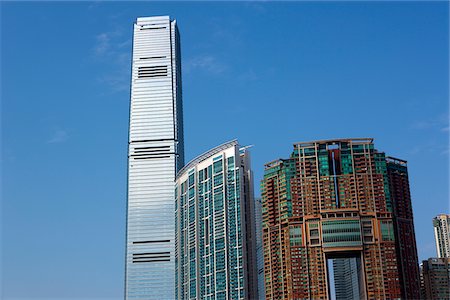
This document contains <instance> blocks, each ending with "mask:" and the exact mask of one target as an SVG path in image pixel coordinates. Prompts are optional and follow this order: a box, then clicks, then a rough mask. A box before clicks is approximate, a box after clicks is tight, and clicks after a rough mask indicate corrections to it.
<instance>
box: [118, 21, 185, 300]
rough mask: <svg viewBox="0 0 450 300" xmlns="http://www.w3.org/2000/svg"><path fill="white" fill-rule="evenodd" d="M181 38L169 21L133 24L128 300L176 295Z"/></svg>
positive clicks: (174, 24)
mask: <svg viewBox="0 0 450 300" xmlns="http://www.w3.org/2000/svg"><path fill="white" fill-rule="evenodd" d="M183 154H184V149H183V113H182V99H181V61H180V38H179V33H178V29H177V26H176V22H175V21H171V20H170V18H169V17H148V18H138V19H137V22H136V24H135V25H134V36H133V58H132V78H131V105H130V129H129V148H128V204H127V245H126V276H125V298H126V299H173V298H174V297H175V288H174V286H175V261H174V257H175V253H174V252H175V222H174V211H175V202H174V191H173V185H174V180H175V175H176V172H177V171H178V170H179V169H180V168H181V167H182V166H183V164H184V157H183Z"/></svg>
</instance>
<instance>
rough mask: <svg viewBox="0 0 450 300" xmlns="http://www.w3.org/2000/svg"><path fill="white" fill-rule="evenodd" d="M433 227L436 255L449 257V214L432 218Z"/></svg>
mask: <svg viewBox="0 0 450 300" xmlns="http://www.w3.org/2000/svg"><path fill="white" fill-rule="evenodd" d="M433 227H434V239H435V241H436V251H437V255H438V257H450V215H445V214H440V215H438V216H436V217H435V218H433Z"/></svg>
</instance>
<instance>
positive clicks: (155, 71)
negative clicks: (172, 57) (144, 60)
mask: <svg viewBox="0 0 450 300" xmlns="http://www.w3.org/2000/svg"><path fill="white" fill-rule="evenodd" d="M166 76H167V66H147V67H139V68H138V78H152V77H166Z"/></svg>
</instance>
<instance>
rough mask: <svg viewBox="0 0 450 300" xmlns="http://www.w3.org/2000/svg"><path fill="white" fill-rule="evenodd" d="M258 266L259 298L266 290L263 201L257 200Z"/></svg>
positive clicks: (262, 297)
mask: <svg viewBox="0 0 450 300" xmlns="http://www.w3.org/2000/svg"><path fill="white" fill-rule="evenodd" d="M255 232H256V266H257V271H258V299H261V300H262V299H265V298H266V296H265V292H264V252H263V241H262V203H261V198H257V199H256V200H255Z"/></svg>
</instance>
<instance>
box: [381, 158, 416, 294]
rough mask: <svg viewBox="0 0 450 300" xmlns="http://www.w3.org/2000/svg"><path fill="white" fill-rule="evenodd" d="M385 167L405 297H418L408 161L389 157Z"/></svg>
mask: <svg viewBox="0 0 450 300" xmlns="http://www.w3.org/2000/svg"><path fill="white" fill-rule="evenodd" d="M386 168H387V175H388V181H389V195H390V198H391V202H392V208H393V213H394V231H395V243H396V251H397V261H398V262H399V263H398V271H399V279H400V287H401V291H402V298H403V299H419V298H420V271H419V265H418V257H417V247H416V234H415V231H414V220H413V209H412V203H411V194H410V191H409V179H408V166H407V162H406V161H404V160H401V159H398V158H393V157H386Z"/></svg>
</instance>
